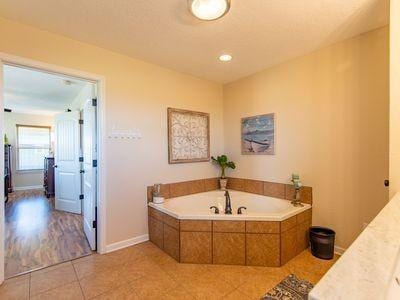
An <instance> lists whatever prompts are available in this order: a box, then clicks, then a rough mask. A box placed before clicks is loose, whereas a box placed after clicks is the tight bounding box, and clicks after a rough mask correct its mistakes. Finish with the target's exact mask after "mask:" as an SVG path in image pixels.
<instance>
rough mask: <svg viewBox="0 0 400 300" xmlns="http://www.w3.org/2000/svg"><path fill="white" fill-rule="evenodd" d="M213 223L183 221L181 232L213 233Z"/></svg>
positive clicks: (181, 222)
mask: <svg viewBox="0 0 400 300" xmlns="http://www.w3.org/2000/svg"><path fill="white" fill-rule="evenodd" d="M211 224H212V223H211V221H195V220H181V221H180V230H181V231H211V228H212V225H211Z"/></svg>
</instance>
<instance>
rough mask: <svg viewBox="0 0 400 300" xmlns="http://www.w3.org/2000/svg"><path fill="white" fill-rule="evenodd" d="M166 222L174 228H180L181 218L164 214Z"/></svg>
mask: <svg viewBox="0 0 400 300" xmlns="http://www.w3.org/2000/svg"><path fill="white" fill-rule="evenodd" d="M163 222H164V224H167V225H169V226H171V227H172V228H175V229H177V230H179V220H178V219H176V218H174V217H171V216H170V215H167V214H164V219H163Z"/></svg>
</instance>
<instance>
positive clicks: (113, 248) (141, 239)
mask: <svg viewBox="0 0 400 300" xmlns="http://www.w3.org/2000/svg"><path fill="white" fill-rule="evenodd" d="M148 240H149V235H148V234H144V235H139V236H137V237H134V238H131V239H127V240H124V241H120V242H116V243H113V244H109V245H107V246H106V253H108V252H113V251H116V250H119V249H122V248H126V247H129V246H133V245H136V244H140V243H143V242H146V241H148Z"/></svg>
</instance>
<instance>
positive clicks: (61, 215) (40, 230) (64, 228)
mask: <svg viewBox="0 0 400 300" xmlns="http://www.w3.org/2000/svg"><path fill="white" fill-rule="evenodd" d="M91 253H92V251H91V249H90V247H89V244H88V242H87V240H86V237H85V235H84V233H83V228H82V216H81V215H77V214H72V213H67V212H62V211H57V210H55V209H54V198H50V199H47V198H46V197H45V196H44V195H43V191H42V190H29V191H15V192H13V193H12V194H10V199H9V201H8V202H7V203H6V205H5V258H4V259H5V277H6V278H10V277H13V276H15V275H17V274H21V273H25V272H28V271H32V270H36V269H40V268H43V267H47V266H51V265H54V264H58V263H60V262H64V261H69V260H71V259H75V258H79V257H82V256H86V255H89V254H91Z"/></svg>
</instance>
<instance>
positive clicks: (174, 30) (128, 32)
mask: <svg viewBox="0 0 400 300" xmlns="http://www.w3.org/2000/svg"><path fill="white" fill-rule="evenodd" d="M0 16H3V17H5V18H8V19H12V20H16V21H19V22H22V23H26V24H30V25H33V26H36V27H39V28H41V29H44V30H48V31H51V32H55V33H59V34H62V35H65V36H68V37H70V38H73V39H77V40H81V41H85V42H87V43H91V44H94V45H97V46H100V47H103V48H107V49H110V50H114V51H117V52H120V53H124V54H127V55H129V56H132V57H134V58H139V59H142V60H145V61H148V62H152V63H155V64H158V65H161V66H165V67H168V68H171V69H174V70H177V71H181V72H184V73H189V74H193V75H195V76H198V77H202V78H207V79H210V80H213V81H217V82H222V83H226V82H230V81H233V80H236V79H238V78H241V77H244V76H247V75H250V74H252V73H255V72H257V71H261V70H263V69H265V68H267V67H269V66H272V65H274V64H277V63H280V62H283V61H287V60H289V59H292V58H294V57H297V56H301V55H303V54H306V53H309V52H311V51H314V50H316V49H318V48H321V47H323V46H326V45H329V44H332V43H334V42H337V41H340V40H343V39H345V38H348V37H352V36H355V35H357V34H360V33H363V32H366V31H369V30H372V29H375V28H378V27H381V26H384V25H386V24H388V19H389V0H232V7H231V11H230V12H229V13H228V14H227V15H226V16H225V17H223V18H222V19H219V20H217V21H211V22H207V21H200V20H197V19H195V18H194V17H192V16H191V15H190V13H189V12H188V9H187V1H186V0H114V1H110V0H71V1H54V0H40V1H34V2H32V0H1V1H0ZM221 53H230V54H232V55H233V60H232V61H231V62H229V63H221V62H219V61H218V59H217V58H218V56H219V55H220V54H221Z"/></svg>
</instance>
